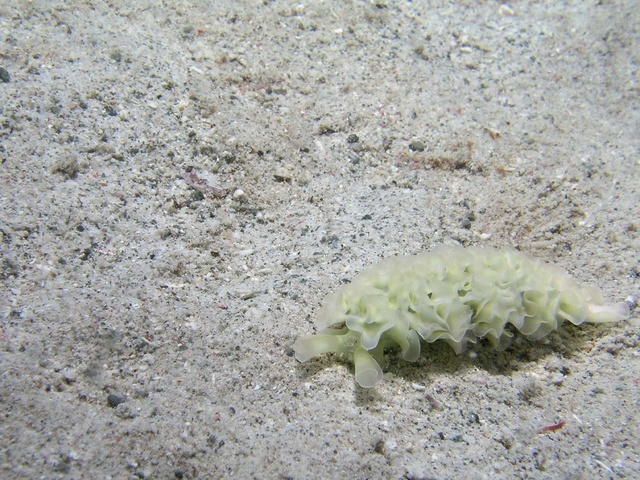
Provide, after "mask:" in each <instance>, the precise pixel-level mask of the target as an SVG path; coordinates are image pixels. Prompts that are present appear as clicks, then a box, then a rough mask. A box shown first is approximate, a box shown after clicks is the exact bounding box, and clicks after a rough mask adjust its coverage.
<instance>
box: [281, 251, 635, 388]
mask: <svg viewBox="0 0 640 480" xmlns="http://www.w3.org/2000/svg"><path fill="white" fill-rule="evenodd" d="M628 317H629V307H628V305H627V304H626V303H624V302H622V303H618V304H615V305H611V306H608V305H604V300H603V298H602V294H601V293H600V290H598V289H597V288H594V287H588V286H579V285H578V284H577V283H576V282H575V280H573V279H572V278H571V277H570V276H569V275H568V274H567V273H565V272H564V271H562V270H561V269H560V268H558V267H556V266H554V265H550V264H548V263H544V262H543V261H541V260H538V259H536V258H533V257H531V256H529V255H526V254H524V253H520V252H517V251H516V250H513V249H511V248H502V249H493V248H479V247H471V248H462V247H455V246H447V245H441V246H438V247H436V248H434V249H433V250H432V251H430V252H427V253H423V254H420V255H415V256H406V257H395V258H389V259H387V260H384V261H383V262H381V263H380V264H378V265H376V266H375V267H373V268H371V269H369V270H365V271H363V272H362V273H360V274H359V275H357V276H356V277H355V279H354V280H353V282H352V283H350V284H348V285H345V286H343V287H341V288H340V289H339V290H338V291H337V292H336V293H333V294H331V295H329V296H328V297H327V299H326V301H325V305H324V307H323V308H322V309H321V310H320V312H319V314H318V318H317V322H316V323H317V325H318V327H319V329H320V331H319V332H318V334H317V335H310V336H305V337H301V338H299V339H298V340H297V341H296V342H295V344H294V345H293V349H294V350H295V355H296V358H297V359H298V360H299V361H301V362H305V361H307V360H309V359H310V358H311V357H314V356H316V355H320V354H322V353H325V352H345V353H350V354H352V355H353V361H354V364H355V377H356V382H358V384H359V385H360V386H362V387H364V388H370V387H373V386H374V385H375V384H376V383H378V382H380V381H381V380H382V367H381V365H382V364H383V353H384V349H385V348H387V347H390V346H399V347H400V349H401V355H402V358H404V359H405V360H408V361H415V360H417V359H418V357H419V355H420V339H423V340H426V341H427V342H434V341H436V340H438V339H442V340H444V341H446V342H447V343H449V344H450V345H451V346H452V347H453V349H454V350H455V352H456V353H461V352H463V351H464V350H465V349H466V346H467V343H468V342H471V343H475V342H476V341H477V340H478V339H482V338H487V339H488V340H489V342H490V343H491V344H492V345H493V346H494V347H495V348H497V349H504V348H506V347H507V346H508V345H509V344H510V342H511V337H512V336H513V333H512V330H514V329H515V330H517V331H518V332H519V333H520V334H521V335H523V336H524V337H526V338H528V339H529V340H538V339H540V338H543V337H545V336H546V335H547V334H549V332H552V331H553V330H556V329H557V328H559V327H560V326H561V325H562V323H563V322H564V321H565V320H568V321H569V322H571V323H573V324H574V325H579V324H581V323H583V322H592V323H601V322H617V321H620V320H625V319H627V318H628ZM508 324H511V325H512V326H513V327H511V328H508V329H505V327H507V325H508Z"/></svg>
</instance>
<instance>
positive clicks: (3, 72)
mask: <svg viewBox="0 0 640 480" xmlns="http://www.w3.org/2000/svg"><path fill="white" fill-rule="evenodd" d="M0 80H2V81H3V82H4V83H9V82H10V81H11V75H9V72H8V71H7V69H6V68H4V67H0Z"/></svg>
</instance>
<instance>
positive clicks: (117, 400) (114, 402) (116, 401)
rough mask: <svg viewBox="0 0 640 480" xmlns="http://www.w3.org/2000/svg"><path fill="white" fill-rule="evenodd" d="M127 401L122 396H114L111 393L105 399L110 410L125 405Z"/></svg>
mask: <svg viewBox="0 0 640 480" xmlns="http://www.w3.org/2000/svg"><path fill="white" fill-rule="evenodd" d="M127 400H128V398H127V397H125V396H123V395H115V394H113V393H111V394H109V396H108V397H107V405H109V406H110V407H111V408H116V407H117V406H118V405H120V404H121V403H125V402H126V401H127Z"/></svg>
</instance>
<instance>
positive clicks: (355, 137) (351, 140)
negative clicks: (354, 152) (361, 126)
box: [347, 133, 360, 143]
mask: <svg viewBox="0 0 640 480" xmlns="http://www.w3.org/2000/svg"><path fill="white" fill-rule="evenodd" d="M359 141H360V138H359V137H358V135H356V134H355V133H352V134H351V135H349V136H348V137H347V142H349V143H358V142H359Z"/></svg>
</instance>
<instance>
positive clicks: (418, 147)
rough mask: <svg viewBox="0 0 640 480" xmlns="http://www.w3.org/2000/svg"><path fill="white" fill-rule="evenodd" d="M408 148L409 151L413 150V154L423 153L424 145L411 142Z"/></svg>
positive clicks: (416, 141)
mask: <svg viewBox="0 0 640 480" xmlns="http://www.w3.org/2000/svg"><path fill="white" fill-rule="evenodd" d="M409 148H410V149H411V150H413V151H414V152H424V149H425V148H426V147H425V145H424V143H423V142H421V141H420V140H414V141H413V142H411V143H410V144H409Z"/></svg>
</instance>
